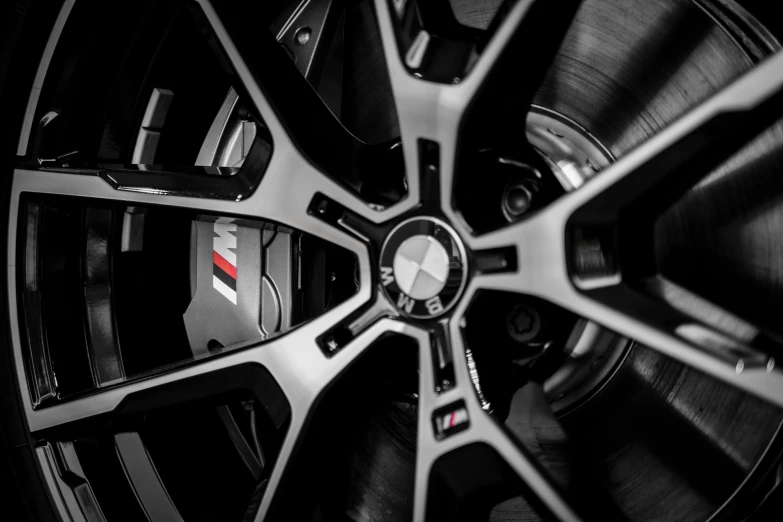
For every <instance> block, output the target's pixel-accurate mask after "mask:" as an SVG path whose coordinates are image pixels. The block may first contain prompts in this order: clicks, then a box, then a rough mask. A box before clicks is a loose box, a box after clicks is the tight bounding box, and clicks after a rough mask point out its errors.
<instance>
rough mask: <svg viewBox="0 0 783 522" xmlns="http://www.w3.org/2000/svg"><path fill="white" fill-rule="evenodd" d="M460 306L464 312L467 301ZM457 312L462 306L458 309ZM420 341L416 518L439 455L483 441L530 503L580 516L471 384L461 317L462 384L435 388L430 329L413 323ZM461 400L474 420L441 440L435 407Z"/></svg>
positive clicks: (456, 332)
mask: <svg viewBox="0 0 783 522" xmlns="http://www.w3.org/2000/svg"><path fill="white" fill-rule="evenodd" d="M460 309H461V311H462V312H464V309H465V305H464V304H463V305H461V306H460ZM458 313H460V311H459V310H458ZM406 333H407V334H408V335H410V336H412V337H413V338H415V339H416V340H417V341H418V343H419V361H420V362H419V364H420V368H419V370H420V371H419V421H418V442H417V451H416V482H415V494H414V495H415V496H414V517H413V519H414V520H425V516H426V513H427V505H428V504H427V503H428V498H427V497H428V493H429V492H428V487H429V486H428V485H429V481H430V474H431V471H432V466H433V464H434V463H435V461H436V460H437V459H438V458H440V457H442V456H443V455H446V454H447V453H449V452H451V451H454V450H457V449H458V448H461V447H464V446H467V445H469V444H474V443H481V444H486V445H488V446H490V447H491V448H492V449H494V450H495V451H496V452H497V453H498V454H499V455H500V456H501V457H502V458H503V460H505V461H506V463H507V464H508V465H509V466H510V467H511V469H512V470H513V471H514V472H515V473H516V474H517V475H518V476H519V477H520V479H521V480H522V481H523V482H524V484H525V486H526V488H527V489H528V491H529V493H530V494H531V495H532V496H533V498H528V500H529V501H531V504H533V505H537V506H539V508H538V509H540V510H542V511H543V512H542V513H539V514H540V515H543V516H549V517H550V518H554V519H556V520H564V521H566V520H568V521H577V520H581V518H580V517H579V516H578V515H577V513H576V512H575V511H574V508H573V507H572V506H571V505H570V504H569V502H568V501H567V500H566V499H565V498H564V496H563V493H562V492H561V491H560V489H559V487H558V486H557V485H555V483H554V482H553V480H552V478H551V477H550V476H549V474H548V473H547V472H546V471H545V470H544V469H543V468H542V467H541V465H540V464H539V463H538V462H536V460H535V458H534V457H533V456H532V455H531V454H530V453H529V452H528V451H527V450H525V449H524V448H523V447H521V446H520V445H519V444H517V443H516V442H515V441H514V440H513V438H512V436H511V435H510V434H509V433H508V432H507V431H506V430H505V429H503V427H502V426H501V425H500V424H499V423H498V422H497V421H496V420H495V419H493V418H492V417H491V416H490V414H488V413H487V412H486V411H485V410H484V409H483V407H482V402H481V401H480V400H479V397H478V396H477V394H476V392H475V390H474V389H473V387H472V385H471V376H470V370H469V368H468V364H467V359H466V354H465V347H464V344H463V342H462V339H461V332H460V327H459V325H458V324H457V322H456V321H452V323H451V324H450V326H449V336H450V344H451V346H452V349H453V351H454V358H455V361H454V366H455V373H456V375H457V382H458V386H457V387H455V388H453V389H451V390H449V391H446V392H443V393H437V394H436V393H435V391H434V388H435V384H436V383H435V381H434V375H435V374H434V362H433V354H432V352H431V350H430V349H429V347H430V339H429V338H428V337H429V334H427V333H426V332H423V331H420V330H416V329H410V330H409V331H408V332H406ZM459 400H462V401H464V403H465V407H466V409H467V412H468V416H469V422H470V426H469V427H468V428H467V429H466V430H464V431H461V432H458V433H455V434H453V435H451V436H448V437H446V438H443V439H442V440H439V439H438V437H437V436H436V433H435V431H434V427H433V415H434V413H435V411H437V410H438V409H439V408H442V407H444V406H447V405H450V404H452V403H454V402H456V401H459Z"/></svg>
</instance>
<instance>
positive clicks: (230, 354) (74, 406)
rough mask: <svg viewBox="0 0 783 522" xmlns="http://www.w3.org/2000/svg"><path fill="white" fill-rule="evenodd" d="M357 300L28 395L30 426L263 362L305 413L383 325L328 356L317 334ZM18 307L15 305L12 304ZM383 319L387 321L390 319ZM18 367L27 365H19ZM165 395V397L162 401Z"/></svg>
mask: <svg viewBox="0 0 783 522" xmlns="http://www.w3.org/2000/svg"><path fill="white" fill-rule="evenodd" d="M358 304H359V301H358V300H357V299H356V298H355V297H354V298H351V299H348V300H347V301H345V302H343V303H341V304H340V305H337V306H336V307H335V308H333V309H332V310H330V311H328V312H326V313H325V314H323V315H321V316H319V317H317V318H315V319H313V320H311V321H309V322H308V323H306V324H304V325H302V326H300V327H297V328H295V329H293V330H291V331H289V332H287V333H284V334H281V335H279V336H276V337H273V338H271V339H270V340H268V341H265V342H262V343H260V344H259V343H250V342H248V343H244V344H240V345H236V346H230V347H227V348H226V349H224V350H223V353H221V354H219V355H212V356H205V357H203V358H200V359H196V360H194V361H192V362H190V363H189V364H186V365H183V366H182V367H179V368H175V369H171V370H168V371H165V370H164V372H163V373H160V374H158V375H153V376H150V377H146V378H141V379H138V380H130V381H128V382H127V383H121V384H117V385H114V386H109V387H107V388H105V389H102V390H97V391H95V392H94V393H92V394H90V395H87V396H85V397H82V398H78V399H75V400H72V401H66V402H62V403H60V404H57V405H53V406H49V407H46V408H39V409H35V410H33V409H32V408H31V407H30V404H29V398H26V399H25V402H26V404H27V406H28V407H27V416H28V423H29V426H30V429H31V431H38V430H42V429H46V428H52V427H55V426H60V425H63V424H67V423H71V422H75V421H78V420H81V419H85V418H89V417H94V416H98V415H101V414H105V413H111V412H112V411H114V410H115V409H116V407H117V406H118V405H119V404H120V403H121V402H122V401H123V400H124V399H126V398H127V397H130V396H132V395H133V394H138V393H140V392H143V391H146V390H154V389H163V388H161V387H164V386H168V385H171V384H173V383H177V382H180V381H184V380H185V379H190V378H194V377H198V376H203V375H207V374H210V373H215V372H218V371H220V370H223V369H226V368H231V367H238V366H241V365H247V364H260V365H262V366H264V367H265V368H267V369H268V370H269V372H270V373H271V374H272V376H273V377H274V378H275V380H276V381H277V383H278V384H279V385H280V387H281V389H282V391H283V392H284V394H285V395H286V397H287V398H288V400H289V401H290V403H291V406H292V409H293V410H294V411H295V412H296V413H295V414H296V415H304V414H305V413H306V411H307V408H308V407H309V404H310V402H311V401H312V399H313V397H315V396H316V395H318V394H319V393H320V392H321V391H322V390H323V388H324V387H325V386H326V385H327V384H328V383H329V382H331V381H332V379H334V377H335V376H337V375H338V374H339V373H340V372H342V371H343V370H344V369H345V367H346V366H347V365H348V364H350V363H351V362H352V361H353V360H354V359H355V357H356V356H358V355H359V354H360V353H361V351H362V350H363V349H364V347H365V346H366V345H367V342H363V341H362V339H365V338H366V336H367V335H369V338H373V335H374V334H373V333H372V332H376V333H377V331H378V327H377V326H373V327H371V328H370V329H368V332H370V333H368V334H361V335H359V336H358V337H357V339H356V341H355V342H353V343H349V344H348V345H347V346H346V347H345V348H344V349H343V350H341V351H340V352H339V353H337V354H335V355H334V356H333V357H331V358H326V357H324V355H323V352H322V351H321V349H320V348H319V346H318V344H317V342H316V339H317V338H318V336H319V335H321V334H322V333H323V332H324V331H326V330H328V329H329V328H330V327H331V326H333V325H334V324H335V323H337V322H339V321H341V320H342V319H344V318H345V317H346V316H347V315H348V314H349V313H350V312H351V311H353V310H355V309H356V307H357V305H358ZM13 312H15V306H12V313H13ZM14 315H15V314H14ZM384 325H386V326H387V327H388V325H387V324H386V323H384ZM14 336H15V337H17V338H15V339H14V341H15V344H17V346H18V342H19V339H18V331H15V332H14ZM20 355H21V354H17V356H20ZM19 369H20V370H22V369H23V368H22V367H21V366H20V368H19ZM20 375H23V372H20ZM22 385H23V389H24V385H25V383H24V382H22ZM200 393H202V392H199V391H198V390H197V389H194V390H193V398H194V399H195V398H199V396H200ZM23 396H25V394H24V393H23ZM27 397H29V395H27ZM165 400H166V398H165V397H161V401H162V402H165ZM303 404H304V406H302V405H303ZM303 408H304V411H303ZM297 410H298V412H297Z"/></svg>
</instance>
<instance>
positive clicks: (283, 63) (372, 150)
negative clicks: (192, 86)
mask: <svg viewBox="0 0 783 522" xmlns="http://www.w3.org/2000/svg"><path fill="white" fill-rule="evenodd" d="M199 4H200V6H201V8H202V9H203V12H204V14H205V17H206V21H207V23H208V24H209V26H210V28H211V30H212V31H213V32H214V35H215V37H216V42H213V46H214V47H217V49H216V51H218V52H222V53H224V54H225V56H226V58H227V59H228V61H229V63H230V66H231V68H232V69H233V72H234V73H235V74H236V76H237V79H238V81H239V82H240V84H241V85H239V86H237V87H238V88H239V89H240V90H241V91H242V92H245V93H246V95H247V97H248V98H249V99H250V100H251V101H252V102H253V104H254V106H255V107H256V110H257V111H258V114H259V116H260V117H261V119H262V120H263V122H264V124H265V125H266V126H267V127H268V128H269V132H270V134H271V135H272V140H273V143H274V148H275V151H277V150H278V149H279V148H282V149H283V150H296V151H297V153H298V154H300V155H301V156H302V157H303V158H305V160H306V161H307V162H310V163H312V164H313V165H315V166H316V167H317V168H318V169H319V170H321V171H323V172H326V173H328V174H329V175H331V176H334V177H335V179H336V180H338V181H339V183H340V184H341V185H343V186H344V187H346V188H347V189H348V190H350V191H351V192H353V193H357V192H358V191H359V189H360V186H361V175H362V173H361V172H360V170H361V169H362V168H363V167H364V166H366V165H367V164H372V163H373V158H377V159H378V161H377V163H378V164H383V163H384V161H385V162H387V163H388V156H387V154H388V151H387V150H386V149H385V148H384V147H376V146H368V145H366V144H364V143H363V142H361V141H360V140H358V139H357V138H356V137H355V136H353V135H352V134H351V133H350V132H349V131H348V130H347V129H345V128H344V127H343V126H342V124H341V123H340V122H339V120H337V118H336V117H335V116H334V115H333V114H332V113H331V112H330V110H329V109H328V107H326V105H325V104H324V103H323V101H322V100H321V99H320V97H319V96H318V94H317V92H316V91H315V90H314V89H313V88H312V87H311V86H310V84H309V83H308V82H307V81H306V79H305V78H304V77H303V76H302V75H301V74H300V72H299V71H298V70H297V67H296V65H295V64H294V62H293V61H292V60H291V59H290V58H289V57H288V56H287V55H286V53H285V51H284V50H283V49H282V47H281V46H280V45H279V44H278V43H277V41H276V39H275V38H274V36H273V35H272V34H271V33H269V34H267V33H266V32H264V31H258V30H257V28H256V27H255V23H256V22H255V19H254V17H253V16H252V15H251V14H249V13H247V12H245V10H243V9H234V8H232V7H231V6H229V5H227V3H222V2H219V3H213V2H210V1H209V0H199ZM213 4H214V5H213ZM269 71H274V74H269ZM316 130H317V132H316ZM400 175H402V173H400ZM405 205H408V206H410V205H411V203H410V202H408V203H405V204H404V205H403V207H404V206H405ZM354 206H355V207H357V210H358V207H360V206H361V205H360V204H359V203H358V202H357V203H355V204H354ZM364 207H365V208H364V209H362V210H361V211H360V212H359V213H360V214H362V215H366V216H370V215H372V214H375V215H374V216H373V217H372V218H373V219H374V220H377V221H380V220H383V219H388V217H390V216H391V215H396V213H399V212H400V211H402V210H404V208H395V209H394V210H393V211H389V210H387V211H386V212H377V211H372V210H371V209H370V207H368V206H367V205H366V204H365V205H364Z"/></svg>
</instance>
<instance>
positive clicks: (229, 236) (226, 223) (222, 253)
mask: <svg viewBox="0 0 783 522" xmlns="http://www.w3.org/2000/svg"><path fill="white" fill-rule="evenodd" d="M231 221H233V220H224V219H219V220H217V221H216V222H215V224H214V228H213V230H214V232H215V235H214V236H212V287H213V288H214V289H215V290H217V291H218V292H220V293H221V294H223V297H225V298H226V299H228V300H229V301H231V302H232V303H234V304H237V254H236V252H234V250H236V248H237V237H236V235H234V234H236V231H237V226H236V225H235V224H234V223H231Z"/></svg>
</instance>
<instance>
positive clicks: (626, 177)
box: [553, 52, 783, 223]
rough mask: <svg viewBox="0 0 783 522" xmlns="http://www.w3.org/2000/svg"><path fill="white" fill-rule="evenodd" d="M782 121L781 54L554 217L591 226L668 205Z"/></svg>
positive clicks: (567, 201) (569, 200) (565, 201)
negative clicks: (659, 202)
mask: <svg viewBox="0 0 783 522" xmlns="http://www.w3.org/2000/svg"><path fill="white" fill-rule="evenodd" d="M781 115H783V52H778V53H777V54H775V55H773V56H771V57H770V58H767V59H766V60H765V61H763V62H762V63H760V64H759V65H757V66H756V67H755V68H753V69H751V70H750V71H748V72H747V73H745V74H744V75H742V76H741V77H740V78H738V79H737V80H735V81H734V82H733V83H731V84H729V85H728V86H727V87H725V88H724V89H722V90H721V91H719V92H718V93H716V94H715V95H713V96H712V97H710V98H709V99H707V100H706V101H705V102H703V103H701V104H700V105H698V106H697V107H696V108H694V109H692V110H691V111H690V112H688V113H687V114H685V115H684V116H683V117H682V118H680V119H679V120H677V121H676V122H674V123H673V124H671V125H670V126H669V127H667V128H666V129H664V130H663V131H662V132H660V133H659V134H657V135H656V136H654V137H652V138H651V139H650V140H649V141H647V142H645V143H643V144H642V145H640V146H639V147H637V148H636V149H634V150H632V151H631V152H629V153H628V154H626V155H625V156H624V157H622V158H620V159H619V160H618V161H617V162H616V163H615V164H613V165H611V166H610V167H608V168H606V169H605V170H604V171H603V172H601V174H600V175H598V176H595V177H594V178H593V179H592V180H591V181H590V182H589V183H586V184H585V185H584V187H582V188H580V189H579V190H576V191H574V192H572V193H570V194H569V195H568V196H567V197H564V198H562V200H560V201H558V202H557V203H556V204H555V205H554V209H553V213H554V214H555V215H557V216H563V215H568V216H569V219H571V220H572V221H574V222H576V223H579V222H587V223H595V222H602V221H605V220H607V219H614V218H615V216H616V213H617V212H619V211H620V210H623V209H625V208H628V207H629V206H630V205H633V204H636V203H637V202H640V203H644V204H645V205H648V204H649V202H648V201H647V200H649V199H651V198H661V199H663V200H664V201H670V200H671V197H672V196H677V195H678V193H682V192H684V191H685V190H687V188H689V187H690V186H692V185H693V183H695V182H696V181H698V180H699V179H701V178H703V177H704V176H706V175H707V174H709V173H710V172H711V171H712V170H713V169H714V168H715V167H717V166H718V165H720V164H721V163H723V162H724V161H725V160H727V159H728V158H729V157H731V156H732V155H733V154H734V153H736V152H737V151H738V150H739V149H740V148H742V147H743V146H744V145H746V144H747V143H748V142H749V141H750V140H751V139H752V138H754V137H756V136H757V135H758V134H760V133H761V132H762V131H764V130H765V129H767V128H768V127H769V126H770V125H771V124H772V123H774V122H775V121H776V120H778V119H779V118H780V117H781ZM661 186H662V187H661ZM658 188H661V189H662V190H660V191H656V193H653V194H650V192H651V191H653V190H655V189H658Z"/></svg>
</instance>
